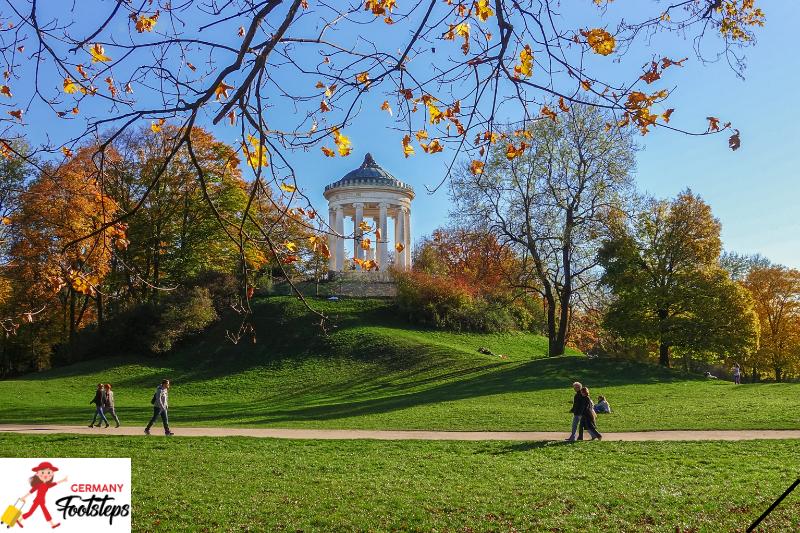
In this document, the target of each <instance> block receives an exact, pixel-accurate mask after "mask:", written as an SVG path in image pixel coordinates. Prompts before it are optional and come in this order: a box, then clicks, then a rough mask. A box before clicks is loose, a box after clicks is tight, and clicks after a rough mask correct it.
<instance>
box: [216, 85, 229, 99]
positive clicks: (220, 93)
mask: <svg viewBox="0 0 800 533" xmlns="http://www.w3.org/2000/svg"><path fill="white" fill-rule="evenodd" d="M231 89H233V85H228V84H227V83H225V82H224V81H221V82H219V85H217V87H216V89H214V94H215V95H216V96H217V100H221V99H222V98H225V99H227V98H228V91H230V90H231Z"/></svg>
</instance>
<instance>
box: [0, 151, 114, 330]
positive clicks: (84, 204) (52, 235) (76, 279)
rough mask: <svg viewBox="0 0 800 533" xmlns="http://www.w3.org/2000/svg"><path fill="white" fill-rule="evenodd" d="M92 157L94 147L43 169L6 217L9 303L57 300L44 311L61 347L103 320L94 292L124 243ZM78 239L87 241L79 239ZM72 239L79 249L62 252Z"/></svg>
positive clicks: (98, 295) (99, 300)
mask: <svg viewBox="0 0 800 533" xmlns="http://www.w3.org/2000/svg"><path fill="white" fill-rule="evenodd" d="M94 153H95V150H94V148H84V149H82V150H80V151H79V152H78V153H77V154H76V155H75V156H74V157H73V158H71V159H70V160H68V161H67V162H65V163H64V164H63V165H60V166H58V167H54V168H47V169H45V170H44V171H43V172H42V173H41V174H40V175H39V177H38V178H37V179H36V181H35V182H34V183H33V184H32V185H31V186H30V187H29V188H28V189H27V190H26V191H25V193H24V195H23V196H22V197H21V203H20V209H19V212H18V213H17V214H15V215H14V216H13V218H12V230H13V231H12V235H13V237H12V239H13V241H12V243H11V247H10V252H9V255H10V258H11V261H10V267H9V270H8V271H9V276H10V277H11V278H12V279H13V280H14V282H15V284H14V286H15V291H16V292H17V293H16V294H15V296H14V298H15V300H17V301H21V302H36V304H37V305H48V304H50V303H56V304H57V305H56V306H53V308H52V309H50V310H49V313H50V314H53V313H56V314H57V316H60V317H61V321H62V335H63V340H64V341H66V342H70V341H72V340H73V339H74V336H75V332H76V331H77V330H78V329H79V328H80V327H81V325H82V324H84V323H86V322H87V321H90V320H95V319H96V320H100V321H102V319H103V295H102V292H100V291H98V287H99V286H100V285H101V284H102V283H103V280H104V279H105V277H106V275H107V274H108V272H109V270H110V268H111V257H112V255H113V253H114V251H115V250H120V249H124V248H125V247H126V246H127V240H126V238H125V227H124V225H122V224H121V223H115V224H113V225H109V221H111V220H114V217H115V216H116V215H117V212H118V206H117V203H116V202H115V201H114V200H113V199H111V198H110V197H108V196H106V195H105V194H104V193H103V190H102V187H101V183H100V181H99V179H98V176H99V173H100V170H99V168H98V167H97V166H96V165H95V162H94V159H93V154H94ZM109 157H112V158H114V159H116V158H117V157H118V156H117V155H116V154H114V153H110V154H109ZM85 235H92V237H91V238H89V239H82V237H83V236H85ZM76 239H80V245H79V246H71V247H67V248H65V245H66V244H68V243H70V242H73V241H75V240H76Z"/></svg>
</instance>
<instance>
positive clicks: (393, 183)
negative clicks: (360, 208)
mask: <svg viewBox="0 0 800 533" xmlns="http://www.w3.org/2000/svg"><path fill="white" fill-rule="evenodd" d="M349 186H376V187H391V188H395V189H404V190H407V191H411V192H412V193H413V191H414V189H413V188H412V187H411V185H408V184H407V183H403V182H402V181H400V180H398V179H397V178H395V177H394V176H392V175H391V174H389V172H387V171H386V169H384V168H383V167H382V166H380V165H379V164H378V163H376V162H375V160H374V159H373V158H372V154H369V153H368V154H367V155H366V156H364V162H363V163H361V166H360V167H358V168H357V169H355V170H351V171H350V172H348V173H347V174H345V176H344V177H343V178H342V179H340V180H339V181H335V182H333V183H331V184H330V185H326V186H325V192H328V191H329V190H331V189H337V188H339V187H349Z"/></svg>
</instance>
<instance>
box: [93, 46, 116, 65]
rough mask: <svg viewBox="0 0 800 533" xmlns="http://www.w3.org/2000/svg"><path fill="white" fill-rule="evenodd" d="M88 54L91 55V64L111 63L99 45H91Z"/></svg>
mask: <svg viewBox="0 0 800 533" xmlns="http://www.w3.org/2000/svg"><path fill="white" fill-rule="evenodd" d="M89 53H90V54H91V55H92V63H108V62H109V61H111V58H110V57H108V56H107V55H106V51H105V49H104V48H103V47H102V46H101V45H100V43H95V44H93V45H92V47H91V48H90V49H89Z"/></svg>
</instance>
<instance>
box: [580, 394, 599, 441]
mask: <svg viewBox="0 0 800 533" xmlns="http://www.w3.org/2000/svg"><path fill="white" fill-rule="evenodd" d="M581 398H582V400H581V431H580V435H578V439H579V440H583V428H586V431H588V432H589V435H591V436H592V440H594V439H597V440H603V436H602V435H601V434H600V432H599V431H597V427H596V426H595V425H594V423H595V420H597V413H595V412H594V403H592V398H591V396H589V389H587V388H586V387H581Z"/></svg>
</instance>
